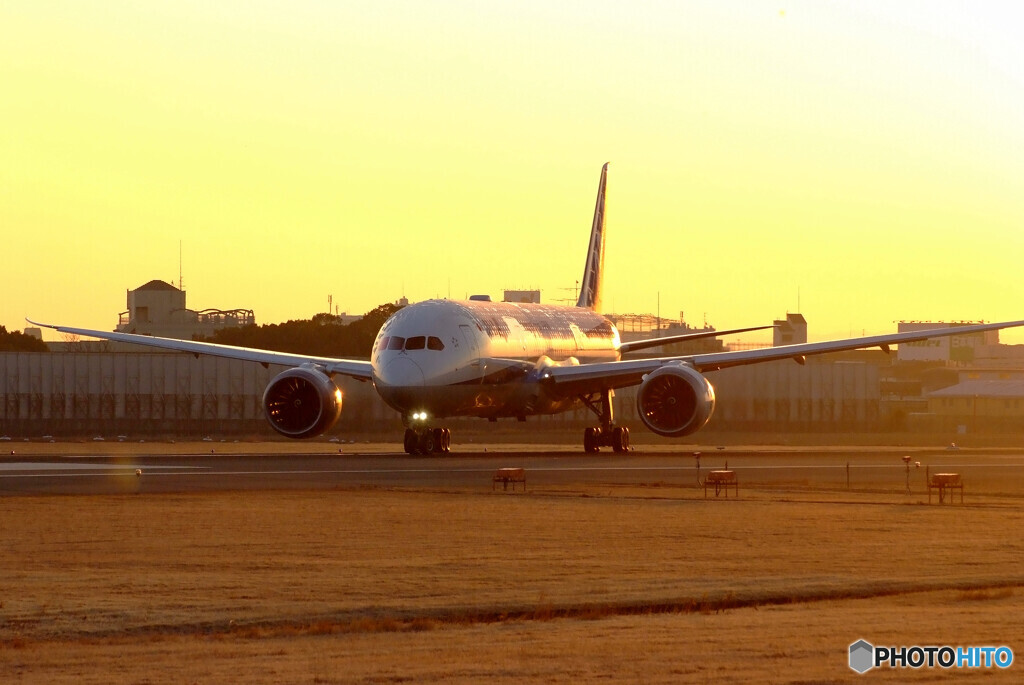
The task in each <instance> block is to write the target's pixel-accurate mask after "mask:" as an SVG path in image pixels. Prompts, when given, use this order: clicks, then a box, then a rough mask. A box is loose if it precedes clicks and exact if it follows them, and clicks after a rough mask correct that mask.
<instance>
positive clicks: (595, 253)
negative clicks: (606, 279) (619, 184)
mask: <svg viewBox="0 0 1024 685" xmlns="http://www.w3.org/2000/svg"><path fill="white" fill-rule="evenodd" d="M607 185H608V163H607V162H606V163H605V165H604V166H603V167H601V182H600V183H599V184H598V186H597V203H596V205H595V206H594V223H593V225H592V226H591V228H590V247H589V248H588V249H587V263H586V265H585V266H584V268H583V281H582V282H581V283H580V299H579V300H578V301H577V302H576V306H577V307H586V308H587V309H593V310H594V311H600V309H601V277H602V275H603V271H604V222H605V194H606V188H607Z"/></svg>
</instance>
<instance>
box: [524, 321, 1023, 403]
mask: <svg viewBox="0 0 1024 685" xmlns="http://www.w3.org/2000/svg"><path fill="white" fill-rule="evenodd" d="M1017 326H1024V321H1005V322H1002V323H990V324H976V325H973V326H956V327H954V328H933V329H930V330H924V331H914V332H913V333H890V334H886V335H874V336H868V337H865V338H846V339H843V340H829V341H826V342H814V343H800V344H797V345H783V346H780V347H766V348H763V349H758V350H737V351H734V352H712V353H709V354H695V355H691V356H685V357H657V358H653V359H632V360H626V361H615V362H597V363H594V364H582V365H580V366H553V367H550V368H548V369H545V370H544V373H543V374H542V376H541V381H542V382H544V383H549V384H551V385H552V386H553V387H554V388H555V389H557V391H558V392H559V393H564V394H565V395H576V394H583V393H591V392H598V391H601V390H604V389H607V388H611V389H615V388H625V387H628V386H631V385H637V384H639V383H641V382H642V381H643V378H644V376H645V375H647V374H649V373H651V372H652V371H654V370H656V369H658V368H659V367H661V366H663V365H665V364H670V363H683V364H686V365H688V366H691V367H693V368H694V369H696V370H697V371H700V372H702V373H703V372H706V371H715V370H717V369H725V368H728V367H730V366H742V365H744V364H759V363H761V362H770V361H777V360H780V359H792V360H794V361H796V362H798V363H801V364H802V363H804V359H805V358H806V357H808V356H811V355H815V354H827V353H829V352H843V351H845V350H860V349H866V348H869V347H879V348H881V349H883V350H885V351H886V352H888V351H889V346H890V345H898V344H899V343H908V342H917V341H919V340H927V339H929V338H941V337H946V336H951V335H968V334H971V333H980V332H983V331H995V330H999V329H1002V328H1014V327H1017Z"/></svg>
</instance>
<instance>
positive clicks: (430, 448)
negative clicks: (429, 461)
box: [420, 428, 437, 454]
mask: <svg viewBox="0 0 1024 685" xmlns="http://www.w3.org/2000/svg"><path fill="white" fill-rule="evenodd" d="M435 449H437V441H436V440H435V439H434V431H432V430H430V429H429V428H428V429H427V430H425V431H423V434H422V435H420V454H433V453H434V450H435Z"/></svg>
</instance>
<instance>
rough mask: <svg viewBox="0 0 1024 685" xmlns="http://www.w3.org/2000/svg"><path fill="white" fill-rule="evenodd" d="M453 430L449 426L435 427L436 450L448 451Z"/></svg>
mask: <svg viewBox="0 0 1024 685" xmlns="http://www.w3.org/2000/svg"><path fill="white" fill-rule="evenodd" d="M451 435H452V432H451V431H450V430H448V429H447V428H435V429H434V451H436V452H447V451H448V449H449V446H450V445H451V440H452V438H451Z"/></svg>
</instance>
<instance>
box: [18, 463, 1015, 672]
mask: <svg viewBox="0 0 1024 685" xmlns="http://www.w3.org/2000/svg"><path fill="white" fill-rule="evenodd" d="M1004 487H1006V488H1010V485H1006V484H1005V483H1004ZM1020 489H1021V490H1024V488H1020ZM583 490H584V491H582V492H581V491H577V492H569V491H555V490H550V491H547V492H545V491H533V490H531V492H529V493H527V494H526V495H522V494H519V495H517V496H508V495H503V494H501V493H496V494H494V495H492V494H491V493H490V492H486V493H480V492H444V493H439V492H412V491H387V490H373V489H353V490H337V491H330V492H323V491H321V492H258V493H254V492H237V493H234V492H232V493H209V494H173V495H121V496H76V497H71V496H68V497H60V496H54V497H13V498H7V499H0V520H2V521H3V526H2V528H0V548H2V549H3V555H2V557H0V602H2V604H0V681H2V682H5V683H6V682H74V683H76V684H77V685H80V684H82V683H90V682H97V683H98V682H154V683H155V682H228V681H233V682H315V683H337V682H406V681H409V682H431V681H442V680H443V681H445V682H467V683H469V682H480V681H483V680H487V681H493V682H506V681H507V682H512V681H515V682H522V681H523V680H526V681H545V682H570V681H571V682H578V681H580V680H591V679H598V678H609V677H610V678H613V679H617V680H625V681H645V682H680V681H691V682H710V681H718V680H721V679H723V678H724V679H732V680H754V681H762V682H767V681H775V682H799V681H804V682H808V681H828V682H834V681H844V680H847V679H851V678H852V677H853V676H854V674H853V672H852V671H850V670H849V669H848V668H847V666H846V648H847V646H848V645H849V643H851V642H853V641H855V640H856V639H859V638H862V637H863V638H865V639H867V640H869V641H873V642H875V643H876V644H947V643H948V644H954V645H956V644H963V645H987V644H996V645H1000V644H1006V645H1009V646H1011V647H1015V646H1019V645H1021V644H1022V643H1024V627H1022V626H1021V623H1020V621H1019V620H1018V617H1019V616H1020V615H1021V611H1022V609H1024V597H1022V593H1018V592H1016V591H1015V589H1016V588H1017V587H1020V586H1022V585H1024V571H1021V570H1020V567H1019V560H1020V558H1021V553H1022V551H1024V549H1022V547H1024V545H1022V542H1021V540H1020V538H1019V533H1017V531H1019V530H1021V529H1022V527H1024V504H1021V503H1020V500H1019V499H1008V500H1007V499H989V500H984V499H979V498H975V499H974V504H969V505H968V506H965V507H960V506H957V507H922V506H915V505H913V504H910V505H908V504H905V503H904V502H905V500H904V499H903V498H893V497H891V496H889V495H871V494H870V493H869V494H864V493H861V494H860V495H858V496H857V497H853V498H851V497H850V496H848V495H846V494H845V493H844V494H842V495H841V496H840V495H836V496H829V495H827V494H826V495H822V494H821V493H817V494H815V495H814V500H815V501H782V500H781V498H778V497H776V496H774V495H772V494H771V493H764V492H761V493H758V492H756V491H755V492H746V493H744V492H743V491H742V490H741V494H743V495H745V497H743V498H741V499H740V500H738V501H730V502H724V501H714V500H709V501H705V500H703V498H702V494H701V493H698V492H697V491H696V490H695V489H694V488H692V487H691V488H680V487H678V486H675V487H657V488H646V489H645V488H637V487H631V488H625V489H621V490H616V489H615V488H609V487H606V486H601V487H600V488H593V489H591V490H586V489H585V488H584V489H583ZM609 492H611V493H612V495H611V496H609ZM581 494H584V495H588V496H582V497H581V496H580V495H581ZM595 495H596V496H595ZM1016 651H1018V652H1020V649H1019V648H1017V649H1016ZM1010 670H1011V671H1015V669H1010ZM934 675H936V674H934V673H931V674H930V673H928V672H927V671H919V672H908V671H907V672H898V673H894V672H877V673H874V674H872V676H871V677H872V678H875V677H880V678H882V679H887V678H888V679H891V680H896V679H900V680H903V679H907V678H910V679H927V678H928V677H930V676H934ZM1012 675H1013V673H1003V672H1000V673H994V674H992V675H991V676H989V677H988V678H987V680H989V681H992V682H995V681H999V680H1003V679H1007V681H1009V680H1012V679H1013V678H1011V676H1012Z"/></svg>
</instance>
